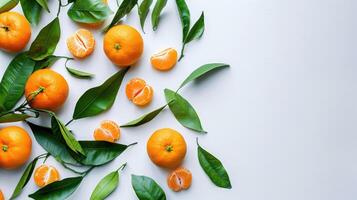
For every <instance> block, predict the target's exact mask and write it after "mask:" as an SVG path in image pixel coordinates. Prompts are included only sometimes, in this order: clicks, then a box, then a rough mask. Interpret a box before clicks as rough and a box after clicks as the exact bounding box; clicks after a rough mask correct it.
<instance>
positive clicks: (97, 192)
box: [90, 168, 120, 200]
mask: <svg viewBox="0 0 357 200" xmlns="http://www.w3.org/2000/svg"><path fill="white" fill-rule="evenodd" d="M119 170H120V168H119V169H118V170H116V171H113V172H111V173H110V174H108V175H106V176H105V177H104V178H103V179H102V180H100V181H99V183H98V184H97V186H96V187H95V189H94V190H93V192H92V195H91V197H90V200H103V199H105V198H107V197H108V196H109V195H110V194H111V193H112V192H114V190H115V189H116V188H117V187H118V185H119Z"/></svg>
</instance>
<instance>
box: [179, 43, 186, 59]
mask: <svg viewBox="0 0 357 200" xmlns="http://www.w3.org/2000/svg"><path fill="white" fill-rule="evenodd" d="M185 47H186V44H185V43H184V44H183V45H182V49H181V55H180V58H179V59H178V62H180V61H181V59H182V58H183V57H185V55H184V51H185Z"/></svg>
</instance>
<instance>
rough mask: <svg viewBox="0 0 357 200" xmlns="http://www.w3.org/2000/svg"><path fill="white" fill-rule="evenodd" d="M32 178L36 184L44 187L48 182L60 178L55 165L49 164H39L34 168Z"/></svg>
mask: <svg viewBox="0 0 357 200" xmlns="http://www.w3.org/2000/svg"><path fill="white" fill-rule="evenodd" d="M33 178H34V181H35V183H36V185H37V186H39V187H44V186H46V185H48V184H50V183H53V182H55V181H58V180H60V175H59V173H58V171H57V169H56V168H55V167H53V166H50V165H41V166H39V167H38V168H37V169H36V170H35V173H34V176H33Z"/></svg>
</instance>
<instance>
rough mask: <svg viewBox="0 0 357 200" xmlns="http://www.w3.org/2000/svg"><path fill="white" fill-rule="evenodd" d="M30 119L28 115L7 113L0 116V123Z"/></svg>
mask: <svg viewBox="0 0 357 200" xmlns="http://www.w3.org/2000/svg"><path fill="white" fill-rule="evenodd" d="M30 117H31V116H30V115H28V114H18V113H9V114H5V115H0V123H9V122H20V121H24V120H26V119H27V118H30Z"/></svg>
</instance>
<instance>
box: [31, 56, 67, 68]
mask: <svg viewBox="0 0 357 200" xmlns="http://www.w3.org/2000/svg"><path fill="white" fill-rule="evenodd" d="M61 58H66V59H69V58H68V57H65V56H55V55H50V56H47V57H46V58H45V59H43V60H40V61H37V62H36V65H35V70H34V71H36V70H39V69H44V68H47V67H51V66H52V65H53V64H55V63H56V62H57V61H58V60H59V59H61Z"/></svg>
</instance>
